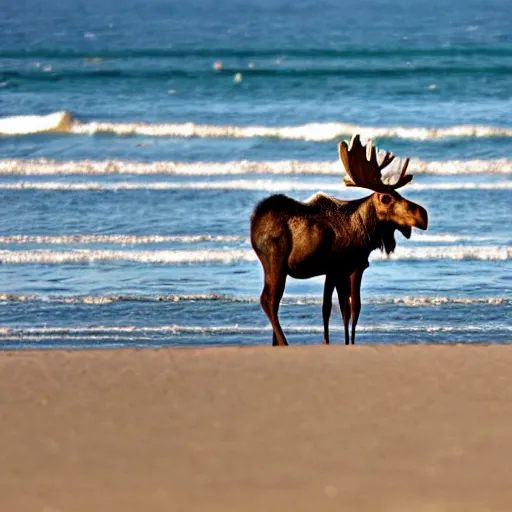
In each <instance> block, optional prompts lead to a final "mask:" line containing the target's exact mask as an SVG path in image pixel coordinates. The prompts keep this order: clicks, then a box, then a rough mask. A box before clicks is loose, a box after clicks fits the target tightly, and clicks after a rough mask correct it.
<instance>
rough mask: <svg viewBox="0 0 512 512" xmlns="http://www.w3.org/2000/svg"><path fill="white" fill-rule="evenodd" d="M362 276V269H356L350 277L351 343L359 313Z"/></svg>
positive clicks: (353, 339) (354, 337)
mask: <svg viewBox="0 0 512 512" xmlns="http://www.w3.org/2000/svg"><path fill="white" fill-rule="evenodd" d="M362 278H363V272H362V271H356V272H354V273H353V274H352V276H351V278H350V287H351V290H350V295H351V297H350V299H351V300H350V309H351V314H352V345H353V344H354V341H355V339H356V326H357V321H358V320H359V313H361V280H362Z"/></svg>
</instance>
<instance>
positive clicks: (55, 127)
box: [0, 112, 73, 135]
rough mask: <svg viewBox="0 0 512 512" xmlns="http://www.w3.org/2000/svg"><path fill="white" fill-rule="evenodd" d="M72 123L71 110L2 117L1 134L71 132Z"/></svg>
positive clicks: (0, 121) (0, 120)
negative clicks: (41, 114) (39, 114)
mask: <svg viewBox="0 0 512 512" xmlns="http://www.w3.org/2000/svg"><path fill="white" fill-rule="evenodd" d="M72 123H73V120H72V116H71V114H70V113H69V112H54V113H53V114H48V115H45V116H37V115H32V116H10V117H0V135H32V134H34V133H45V132H69V131H70V130H71V128H72Z"/></svg>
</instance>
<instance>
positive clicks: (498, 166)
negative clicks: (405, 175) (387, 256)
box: [0, 158, 512, 178]
mask: <svg viewBox="0 0 512 512" xmlns="http://www.w3.org/2000/svg"><path fill="white" fill-rule="evenodd" d="M409 172H410V173H411V174H427V175H434V176H435V175H466V174H512V160H508V159H506V158H501V159H495V160H448V161H437V162H436V161H432V162H428V161H424V160H417V159H413V160H411V162H410V164H409ZM0 174H2V175H23V176H52V175H79V174H80V175H82V174H83V175H115V174H119V175H124V174H130V175H154V174H165V175H173V176H232V175H241V174H272V175H283V176H285V175H297V176H299V175H319V176H321V175H325V176H337V177H340V178H341V177H342V176H344V175H345V171H344V168H343V165H342V164H341V162H339V161H316V162H308V161H300V160H280V161H250V160H238V161H230V162H167V161H155V162H137V161H133V160H99V161H98V160H69V161H58V160H48V159H45V158H39V159H4V160H0Z"/></svg>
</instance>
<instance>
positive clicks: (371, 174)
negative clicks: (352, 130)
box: [338, 134, 413, 192]
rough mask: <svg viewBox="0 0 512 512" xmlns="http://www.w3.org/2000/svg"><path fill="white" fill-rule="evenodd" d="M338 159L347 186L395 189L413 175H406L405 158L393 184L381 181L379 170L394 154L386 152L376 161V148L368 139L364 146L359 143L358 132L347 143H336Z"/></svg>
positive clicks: (384, 190) (409, 179)
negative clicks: (342, 166)
mask: <svg viewBox="0 0 512 512" xmlns="http://www.w3.org/2000/svg"><path fill="white" fill-rule="evenodd" d="M338 150H339V155H340V159H341V161H342V162H343V165H344V166H345V170H346V171H347V174H348V176H349V178H345V179H344V182H345V185H346V186H347V187H362V188H368V189H370V190H373V191H375V192H389V190H390V189H392V190H396V189H397V188H400V187H403V186H404V185H407V183H409V182H410V181H411V180H412V178H413V176H412V174H408V175H406V174H405V173H406V172H407V167H408V165H409V159H408V158H407V159H406V160H405V162H404V165H403V167H402V171H401V172H400V176H399V177H398V180H397V182H396V183H394V184H393V185H388V184H386V183H384V182H383V181H382V175H381V171H382V169H384V168H385V167H387V166H388V165H389V164H390V163H391V162H392V161H393V160H394V159H395V156H394V155H393V154H392V153H390V152H386V155H385V156H384V158H383V159H382V161H381V163H380V164H379V162H378V161H377V148H376V146H375V144H374V143H373V141H372V140H368V143H367V144H366V147H365V146H363V145H362V144H361V139H360V137H359V135H358V134H356V135H354V136H353V137H352V139H351V140H350V143H349V144H348V145H347V143H346V142H345V141H343V142H340V143H339V145H338Z"/></svg>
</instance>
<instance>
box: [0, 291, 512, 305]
mask: <svg viewBox="0 0 512 512" xmlns="http://www.w3.org/2000/svg"><path fill="white" fill-rule="evenodd" d="M0 302H7V303H8V302H13V303H17V302H50V303H56V304H87V305H96V306H102V305H108V304H115V303H120V302H141V303H155V302H171V303H176V302H180V303H181V302H227V303H233V302H235V303H249V304H259V302H260V298H259V297H257V296H244V295H241V296H231V295H219V294H216V293H210V294H175V295H45V294H17V293H3V294H0ZM282 303H283V304H287V305H296V306H308V305H319V304H321V303H322V297H321V296H320V295H305V296H302V295H299V296H295V295H286V294H285V296H284V297H283V299H282ZM363 304H367V305H372V306H389V305H401V306H407V307H422V306H423V307H431V306H445V305H448V306H449V305H462V306H471V305H485V306H510V305H512V297H508V298H507V297H443V296H433V297H410V296H405V297H374V298H370V299H363Z"/></svg>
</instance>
